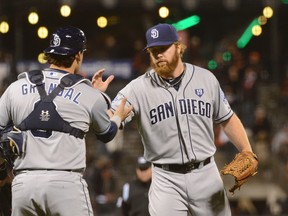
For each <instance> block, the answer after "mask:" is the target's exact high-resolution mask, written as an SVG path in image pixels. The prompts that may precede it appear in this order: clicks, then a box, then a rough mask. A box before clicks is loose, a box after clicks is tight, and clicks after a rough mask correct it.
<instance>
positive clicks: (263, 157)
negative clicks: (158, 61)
mask: <svg viewBox="0 0 288 216" xmlns="http://www.w3.org/2000/svg"><path fill="white" fill-rule="evenodd" d="M182 38H183V39H184V40H187V41H186V45H187V51H186V53H185V55H184V61H186V62H190V63H192V64H195V65H199V66H202V67H205V68H207V61H208V58H207V54H205V47H204V46H203V45H202V44H201V40H200V39H199V38H197V37H187V35H186V34H185V32H184V33H182ZM188 38H190V39H188ZM108 42H109V43H108V45H107V46H109V49H107V50H106V51H107V53H106V54H107V56H109V53H110V52H111V53H114V54H115V49H114V47H113V46H116V45H117V41H116V42H115V41H114V40H113V38H109V41H108ZM115 44H116V45H115ZM143 47H144V44H143V42H142V41H141V40H136V41H135V42H134V49H135V51H134V52H133V54H131V60H132V69H133V77H136V76H138V75H140V74H143V73H144V72H145V71H146V69H147V68H148V67H149V65H148V61H147V55H146V54H145V52H143V51H142V49H143ZM109 50H110V51H109ZM224 51H228V52H229V53H230V54H231V59H229V61H226V60H224V59H223V57H222V56H223V52H224ZM103 55H104V54H103ZM119 55H121V53H120V54H119ZM0 56H1V59H0V60H1V62H5V61H10V59H9V58H8V60H7V56H6V57H5V55H3V54H1V55H0ZM113 58H117V56H115V55H114V56H113ZM213 58H214V59H215V60H216V61H217V63H218V67H217V68H216V69H213V70H211V72H212V73H214V74H215V76H216V77H217V78H218V80H219V82H220V84H221V86H222V89H223V91H224V92H225V94H226V97H227V99H228V101H229V102H230V105H231V106H232V108H233V110H234V111H235V113H237V115H238V116H239V117H240V119H241V120H242V122H243V124H244V126H245V128H246V130H247V132H248V135H249V138H250V140H251V144H252V147H253V149H254V151H255V153H256V154H257V155H258V157H259V172H258V174H257V179H259V181H262V182H267V183H269V184H274V185H277V186H278V187H279V188H280V189H281V191H283V192H284V193H285V194H287V195H288V186H287V181H288V111H287V110H288V76H286V77H285V76H283V77H281V80H280V81H279V82H275V81H273V80H271V74H272V73H273V71H269V69H268V67H267V65H265V61H263V58H262V56H261V53H260V52H258V51H256V50H255V51H254V50H253V51H249V52H245V53H244V52H243V50H240V49H238V48H237V47H236V45H235V44H233V43H231V42H229V41H227V39H223V41H221V42H220V43H218V44H217V46H216V48H215V49H214V52H213ZM283 74H285V73H284V72H283ZM14 78H15V76H13V78H12V79H14ZM12 79H11V77H9V76H8V77H6V78H2V79H1V80H2V83H1V88H2V89H1V94H2V92H3V90H4V89H5V88H6V87H7V85H8V84H9V82H11V80H12ZM113 82H114V83H115V84H117V85H115V86H118V87H119V85H123V86H124V85H125V83H127V82H129V80H115V81H113ZM113 82H112V84H111V85H110V92H108V94H110V93H112V95H110V96H111V97H113V96H114V95H113V93H115V92H117V87H113ZM113 88H114V89H113ZM134 124H135V123H131V124H130V125H128V126H127V127H126V128H125V129H124V130H123V131H121V132H120V135H119V136H118V137H117V139H116V140H114V141H113V142H110V143H108V144H104V143H101V142H100V141H98V140H96V137H95V136H93V134H88V136H87V138H86V139H87V149H88V151H87V152H88V153H87V169H86V171H85V174H84V176H85V178H86V180H87V183H88V185H89V188H90V193H91V194H90V196H91V200H92V205H93V209H94V211H95V215H96V216H114V215H116V214H117V215H118V214H119V215H121V212H119V209H117V208H118V207H117V200H119V197H121V193H122V187H123V185H124V184H125V183H126V182H127V181H129V180H131V179H134V178H135V177H136V175H135V168H136V166H137V165H136V163H135V159H136V158H137V157H138V156H141V155H142V153H143V149H142V145H141V141H140V137H139V135H138V133H137V130H136V129H135V125H134ZM215 144H216V146H217V148H218V153H217V154H221V155H222V156H221V159H222V160H224V161H219V163H220V164H225V163H228V162H229V161H230V160H232V158H233V157H234V155H235V154H236V153H237V151H236V149H235V147H234V146H233V145H229V140H228V139H227V137H225V135H224V134H223V133H222V131H221V128H219V127H217V126H216V125H215ZM1 178H3V179H6V180H5V184H4V180H3V179H2V180H0V194H1V193H2V192H3V191H5V190H6V189H5V188H6V186H5V187H4V185H9V184H10V183H11V180H10V179H9V178H10V177H9V176H8V177H7V176H5V177H1ZM248 184H249V183H248ZM0 197H1V196H0ZM276 197H277V196H276ZM1 204H2V201H1ZM231 206H232V209H233V215H235V216H237V215H239V216H240V215H288V208H287V206H288V200H287V198H286V196H285V197H284V198H281V199H277V198H276V199H274V200H273V201H271V199H269V197H263V198H262V199H260V200H249V199H246V200H244V201H243V200H236V201H235V202H234V201H233V202H231ZM0 215H1V214H0Z"/></svg>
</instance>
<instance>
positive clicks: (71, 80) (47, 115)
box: [18, 70, 85, 139]
mask: <svg viewBox="0 0 288 216" xmlns="http://www.w3.org/2000/svg"><path fill="white" fill-rule="evenodd" d="M28 79H29V80H30V82H31V83H33V84H35V85H36V87H37V90H38V93H39V94H40V101H38V102H37V103H36V104H35V105H34V110H33V111H32V112H31V113H30V114H29V115H28V116H27V118H26V119H24V120H23V121H22V122H21V124H20V125H19V126H18V128H19V129H20V130H31V132H32V133H33V135H34V136H39V135H40V136H42V137H49V136H51V134H52V131H60V132H64V133H69V134H70V135H73V136H75V137H76V138H81V139H83V138H84V135H85V132H84V131H82V130H80V129H78V128H75V127H72V126H71V125H70V124H69V123H68V122H67V121H65V120H63V118H62V117H61V116H60V115H59V113H58V112H57V110H56V106H55V104H54V102H53V99H54V98H55V97H56V96H57V95H58V94H59V93H60V92H61V91H62V90H63V89H64V88H65V87H71V86H73V85H74V84H76V83H77V82H79V81H81V80H83V77H82V76H80V75H77V74H68V75H66V76H64V77H62V78H61V81H60V84H59V85H58V86H57V87H56V88H55V89H54V90H53V91H52V92H51V93H50V94H49V95H47V93H46V91H45V87H44V86H45V83H44V82H43V80H44V75H43V73H42V71H40V70H34V71H29V72H28Z"/></svg>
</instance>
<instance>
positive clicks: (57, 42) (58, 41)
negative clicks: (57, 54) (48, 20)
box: [53, 34, 61, 46]
mask: <svg viewBox="0 0 288 216" xmlns="http://www.w3.org/2000/svg"><path fill="white" fill-rule="evenodd" d="M60 44H61V39H60V37H59V36H58V35H57V34H55V35H54V37H53V45H54V46H60Z"/></svg>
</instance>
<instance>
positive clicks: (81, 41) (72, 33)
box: [43, 26, 86, 55]
mask: <svg viewBox="0 0 288 216" xmlns="http://www.w3.org/2000/svg"><path fill="white" fill-rule="evenodd" d="M85 50H86V36H85V34H84V32H83V31H82V30H81V29H79V28H76V27H73V26H67V27H62V28H59V29H58V30H57V31H56V32H55V33H53V34H52V35H51V37H50V45H49V47H48V48H46V49H45V50H44V51H43V52H44V53H51V54H56V55H73V54H76V53H77V52H79V51H85Z"/></svg>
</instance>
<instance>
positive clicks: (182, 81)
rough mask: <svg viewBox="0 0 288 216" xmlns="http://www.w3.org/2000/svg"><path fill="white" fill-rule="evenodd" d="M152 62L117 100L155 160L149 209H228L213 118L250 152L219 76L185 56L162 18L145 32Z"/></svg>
mask: <svg viewBox="0 0 288 216" xmlns="http://www.w3.org/2000/svg"><path fill="white" fill-rule="evenodd" d="M146 39H147V46H146V48H145V49H146V50H147V52H148V53H149V55H150V61H151V68H152V69H151V70H149V71H147V72H146V73H145V74H143V75H141V76H140V77H138V78H136V79H134V80H132V81H131V82H130V83H129V84H127V85H126V86H125V87H124V88H123V89H122V90H120V91H119V93H118V94H117V96H116V97H115V99H114V100H113V101H112V109H114V110H116V108H117V107H118V106H119V105H120V104H121V100H122V99H123V98H127V104H130V105H133V113H131V116H129V117H128V118H127V119H126V120H125V121H124V124H125V123H127V122H129V121H130V120H131V119H132V118H134V119H136V121H137V124H138V130H139V133H140V135H141V138H142V142H143V145H144V155H145V158H146V160H148V161H151V162H152V163H153V173H152V184H151V187H150V191H149V212H150V214H151V215H152V216H162V215H165V216H167V215H171V216H181V215H182V216H184V215H185V216H186V215H187V214H188V213H190V214H192V215H193V216H210V215H211V216H212V215H214V216H215V215H221V216H229V215H231V210H230V206H229V202H228V198H227V195H226V191H225V188H224V185H223V181H222V179H221V176H220V173H219V171H218V169H217V166H216V164H215V161H214V157H213V155H214V154H215V151H216V147H215V144H214V132H213V124H214V123H215V124H220V125H221V126H222V128H223V130H224V131H225V133H226V135H227V136H228V137H229V138H230V140H231V141H232V143H233V144H234V145H235V146H236V147H237V149H238V150H239V152H245V151H248V152H252V149H251V145H250V143H249V141H248V138H247V135H246V132H245V130H244V128H243V125H242V123H241V122H240V120H239V118H238V117H237V116H236V114H235V113H233V111H232V110H231V108H230V106H229V104H228V102H227V100H226V98H225V96H224V93H223V91H222V90H221V87H220V85H219V83H218V81H217V79H216V78H215V76H214V75H213V74H212V73H211V72H210V71H208V70H206V69H204V68H200V67H197V66H195V65H192V64H188V63H184V62H182V58H181V57H182V55H183V53H184V50H185V46H184V45H183V44H181V42H180V41H179V38H178V34H177V31H176V29H175V28H174V27H173V26H171V25H168V24H158V25H156V26H153V27H151V28H150V29H148V30H147V32H146Z"/></svg>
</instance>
